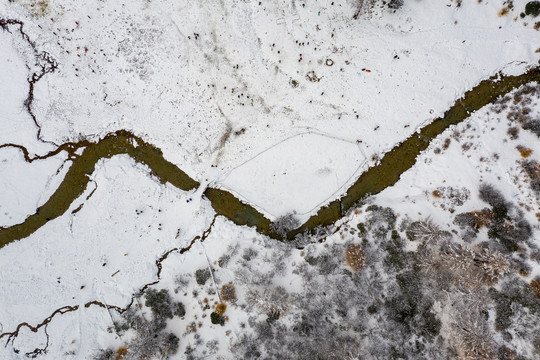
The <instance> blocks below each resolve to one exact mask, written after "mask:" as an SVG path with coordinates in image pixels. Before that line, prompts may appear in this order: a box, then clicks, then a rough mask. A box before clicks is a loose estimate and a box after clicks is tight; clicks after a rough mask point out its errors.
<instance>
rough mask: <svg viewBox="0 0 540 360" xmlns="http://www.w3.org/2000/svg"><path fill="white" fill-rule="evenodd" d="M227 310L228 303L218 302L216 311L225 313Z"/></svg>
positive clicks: (220, 313)
mask: <svg viewBox="0 0 540 360" xmlns="http://www.w3.org/2000/svg"><path fill="white" fill-rule="evenodd" d="M226 310H227V304H218V305H217V306H216V313H218V314H219V315H223V314H225V311H226Z"/></svg>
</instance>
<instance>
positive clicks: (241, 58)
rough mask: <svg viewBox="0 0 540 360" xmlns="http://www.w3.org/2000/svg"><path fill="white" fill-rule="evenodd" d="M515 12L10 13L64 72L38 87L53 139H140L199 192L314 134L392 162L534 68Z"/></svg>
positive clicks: (422, 8) (413, 7)
mask: <svg viewBox="0 0 540 360" xmlns="http://www.w3.org/2000/svg"><path fill="white" fill-rule="evenodd" d="M513 3H514V8H513V9H512V10H510V11H509V12H508V13H507V14H506V15H504V16H499V11H500V10H501V9H502V8H503V7H504V6H505V5H506V3H504V2H503V1H489V2H485V1H484V2H480V3H478V2H475V1H466V2H463V3H462V4H461V6H459V7H457V6H456V5H455V4H454V3H453V2H451V1H450V2H447V1H431V2H416V1H409V2H406V3H405V5H404V6H403V7H402V8H401V9H399V11H395V12H392V11H389V10H388V9H386V8H384V9H378V8H377V9H375V10H373V11H371V12H369V13H362V14H360V15H359V16H358V18H357V19H354V18H353V17H354V15H355V13H356V12H357V7H356V5H355V2H353V1H333V2H330V1H326V0H325V1H313V2H308V3H303V2H295V1H293V2H266V1H265V2H260V4H259V2H258V1H228V2H219V1H205V2H182V3H177V2H168V1H158V2H147V1H131V2H129V4H128V3H122V2H117V1H108V2H98V3H95V4H89V3H87V2H85V1H47V2H44V5H43V6H41V7H38V6H34V7H31V6H30V3H29V2H25V1H22V2H14V3H4V4H3V5H1V6H2V13H3V14H4V16H8V17H9V16H11V17H15V18H19V19H21V20H23V21H25V31H27V32H28V34H29V35H30V37H31V38H32V39H33V40H34V41H35V42H36V45H37V47H38V48H39V49H40V50H45V51H47V52H49V53H50V54H51V55H52V57H53V58H54V59H56V60H57V61H58V63H59V67H58V70H57V71H55V72H54V73H51V74H47V75H46V76H45V77H44V79H43V80H42V81H40V82H38V83H37V85H36V91H35V103H34V106H33V107H34V111H35V113H36V115H37V117H38V121H39V123H40V124H41V125H42V128H43V131H42V135H43V137H44V138H45V139H47V140H50V141H54V142H57V143H60V142H64V141H65V140H67V139H70V140H76V139H78V138H79V137H80V136H103V135H104V134H107V133H110V132H112V131H115V130H118V129H127V130H131V131H133V132H135V133H136V134H137V135H141V136H143V137H144V138H145V139H146V140H147V141H149V142H151V143H153V144H155V145H157V146H158V147H160V148H161V149H162V150H163V152H164V154H165V156H166V157H167V158H168V159H169V160H171V161H172V162H174V163H175V164H177V165H179V166H180V167H181V168H182V169H184V170H185V171H186V172H187V173H188V174H189V175H190V176H191V177H194V178H197V179H202V175H201V174H202V172H203V170H204V169H207V168H208V167H209V165H210V164H214V165H217V166H218V167H219V168H220V169H221V173H222V174H223V173H227V172H228V171H229V170H230V169H232V168H235V167H237V166H238V165H239V164H242V163H244V162H246V161H248V160H250V159H253V158H254V157H255V156H257V154H259V153H260V152H262V151H264V150H266V149H268V148H271V147H272V146H275V145H276V144H278V143H280V142H281V141H283V140H284V139H286V138H289V137H290V136H292V135H296V134H300V133H303V132H305V131H306V128H309V129H313V130H315V131H317V132H319V133H323V134H328V135H331V136H335V137H337V138H339V139H346V140H348V141H351V142H354V141H356V140H362V141H363V147H364V149H365V153H366V155H367V156H371V155H373V154H381V153H383V152H385V151H387V150H388V149H390V148H392V147H393V146H394V145H395V144H396V143H397V142H399V141H402V140H403V139H405V138H406V137H407V136H408V135H410V134H411V133H413V132H414V131H415V130H416V129H417V128H418V127H419V126H420V125H422V124H424V123H426V122H428V121H429V120H430V119H433V118H435V117H437V116H439V115H440V114H442V113H443V112H444V111H445V110H446V109H447V108H448V107H449V105H451V104H452V103H453V102H454V100H455V99H457V98H459V97H460V96H462V95H463V93H464V92H465V91H466V90H468V89H470V88H472V87H473V86H474V85H475V84H477V83H478V82H479V81H480V80H482V79H485V78H487V77H489V76H491V75H493V74H495V73H496V72H498V71H505V72H522V71H523V70H524V69H525V68H526V67H527V65H530V64H536V63H537V61H538V59H539V58H540V54H538V53H535V50H536V49H537V48H538V44H537V43H535V42H534V41H532V40H531V39H534V38H535V37H536V36H537V34H538V33H537V31H536V30H534V29H533V24H532V23H530V22H529V20H528V19H521V18H520V17H519V13H520V12H521V11H522V9H523V7H524V4H525V1H514V2H513ZM38 8H39V9H38ZM525 23H527V26H524V24H525ZM367 71H369V72H367ZM339 141H340V140H336V142H337V143H336V144H339ZM328 145H330V144H329V143H325V146H324V147H323V145H322V144H321V145H319V146H320V147H323V148H324V149H325V150H323V151H326V152H336V155H335V156H337V157H339V153H340V150H339V149H340V147H339V146H335V145H334V144H332V145H330V146H328ZM342 158H343V157H342ZM264 160H266V159H264V158H261V157H259V158H258V160H253V161H255V162H257V161H264ZM344 161H345V162H346V161H347V160H345V159H344ZM280 162H281V157H278V156H276V157H274V158H273V159H272V162H271V163H268V162H267V161H266V162H265V164H264V167H272V168H276V169H278V168H279V167H280ZM313 166H314V167H315V166H316V165H313ZM246 170H247V169H246ZM251 175H252V174H251V173H250V172H247V173H246V174H245V177H247V178H248V179H249V178H250V176H251ZM342 176H343V177H342V178H339V179H338V182H337V186H336V187H335V188H334V189H333V190H334V191H337V190H338V189H339V187H341V186H342V185H343V184H344V183H345V182H346V181H347V178H348V176H349V174H348V173H346V174H343V175H342ZM247 182H248V183H249V181H247ZM251 183H252V184H254V186H256V185H255V184H257V181H256V179H253V180H252V181H251ZM245 191H246V193H245V194H242V193H240V195H243V196H244V197H245V198H250V195H251V193H252V192H253V191H254V189H251V188H246V189H245ZM257 200H259V199H257ZM296 201H297V202H298V203H302V205H301V209H306V208H308V207H309V205H310V203H309V201H310V199H309V197H308V198H306V197H300V196H297V199H296ZM304 201H306V204H304V203H303V202H304ZM255 205H258V206H260V207H261V208H265V206H266V204H264V203H255ZM300 211H302V210H300ZM276 215H278V214H276Z"/></svg>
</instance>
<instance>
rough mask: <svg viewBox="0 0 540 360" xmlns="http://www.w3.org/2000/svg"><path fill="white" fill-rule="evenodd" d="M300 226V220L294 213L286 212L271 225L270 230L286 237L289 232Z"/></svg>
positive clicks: (283, 237)
mask: <svg viewBox="0 0 540 360" xmlns="http://www.w3.org/2000/svg"><path fill="white" fill-rule="evenodd" d="M298 226H300V221H298V219H297V218H296V215H295V214H294V213H289V214H285V215H283V216H280V217H278V218H277V219H276V220H275V221H274V222H273V223H272V224H271V225H270V231H272V232H273V233H275V234H277V235H279V236H280V237H281V238H282V239H286V237H287V233H288V232H289V231H291V230H294V229H296V228H297V227H298Z"/></svg>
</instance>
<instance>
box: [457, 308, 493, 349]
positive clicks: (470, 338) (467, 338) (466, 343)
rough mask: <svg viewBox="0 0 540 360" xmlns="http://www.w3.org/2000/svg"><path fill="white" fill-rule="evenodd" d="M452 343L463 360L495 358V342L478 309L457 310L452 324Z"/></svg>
mask: <svg viewBox="0 0 540 360" xmlns="http://www.w3.org/2000/svg"><path fill="white" fill-rule="evenodd" d="M451 343H452V344H453V346H454V348H455V349H456V351H457V353H458V355H459V359H462V360H491V359H494V358H495V352H494V341H493V339H492V337H491V332H490V330H489V326H488V324H487V322H486V320H485V319H484V318H483V317H482V315H481V314H480V312H479V311H477V310H476V309H475V310H473V311H470V307H469V309H467V308H466V307H461V308H459V309H456V311H455V315H454V321H453V322H452V339H451Z"/></svg>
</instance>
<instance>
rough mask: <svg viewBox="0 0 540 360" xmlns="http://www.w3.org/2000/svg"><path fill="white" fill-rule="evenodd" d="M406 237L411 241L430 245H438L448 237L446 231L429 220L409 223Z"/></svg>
mask: <svg viewBox="0 0 540 360" xmlns="http://www.w3.org/2000/svg"><path fill="white" fill-rule="evenodd" d="M407 235H408V236H409V237H410V238H412V239H413V240H419V241H422V242H432V243H440V242H442V241H444V240H446V239H448V238H449V237H450V234H449V233H448V232H447V231H444V230H442V229H441V228H440V227H439V226H438V225H437V224H435V223H434V222H433V221H432V220H431V219H430V218H426V219H424V220H420V221H415V222H413V223H411V225H409V228H408V229H407Z"/></svg>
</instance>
